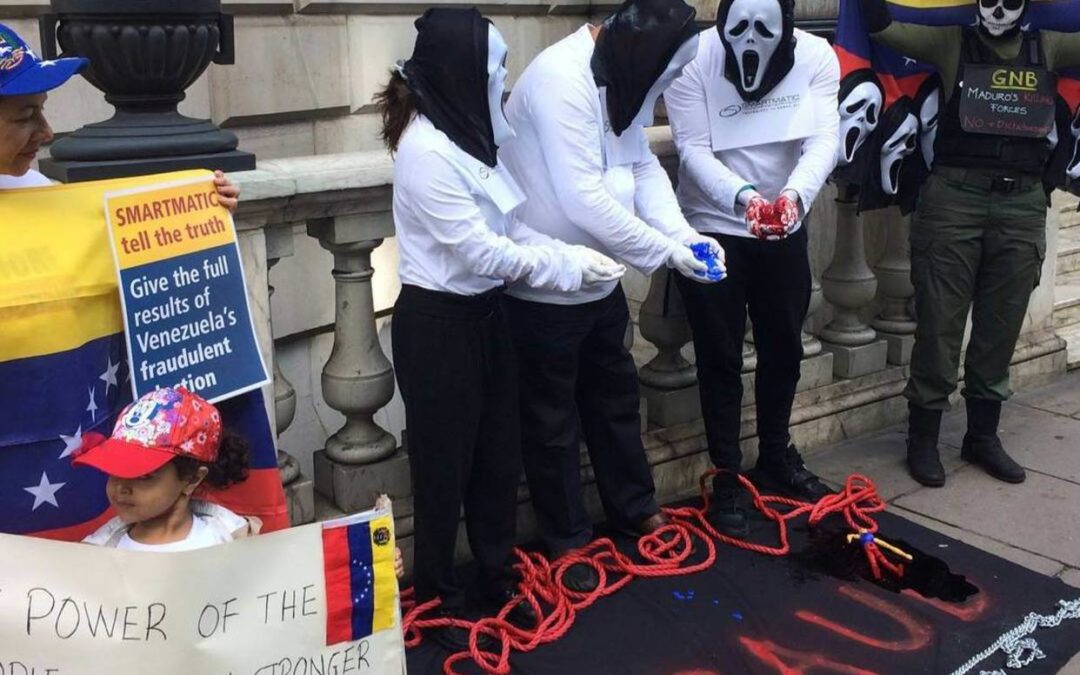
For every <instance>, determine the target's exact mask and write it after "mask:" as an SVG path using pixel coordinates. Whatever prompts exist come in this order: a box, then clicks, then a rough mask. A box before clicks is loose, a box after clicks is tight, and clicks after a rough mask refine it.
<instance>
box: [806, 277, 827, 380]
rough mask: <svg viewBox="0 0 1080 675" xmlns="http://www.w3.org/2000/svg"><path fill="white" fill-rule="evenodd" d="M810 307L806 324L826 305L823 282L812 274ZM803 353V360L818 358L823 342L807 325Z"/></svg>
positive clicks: (807, 311)
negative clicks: (822, 288) (822, 287)
mask: <svg viewBox="0 0 1080 675" xmlns="http://www.w3.org/2000/svg"><path fill="white" fill-rule="evenodd" d="M810 284H811V285H810V306H809V307H808V308H807V310H806V322H805V323H806V324H808V323H810V322H811V321H812V320H813V318H814V315H816V314H817V313H818V312H820V311H821V306H822V305H823V304H824V303H825V296H824V294H823V293H822V290H821V282H820V281H818V280H817V277H816V276H814V275H813V273H811V276H810ZM802 351H803V358H804V359H808V358H810V357H813V356H817V355H818V354H820V353H821V340H818V339H817V338H816V337H814V335H813V334H812V333H810V332H809V331H807V330H806V328H805V324H804V327H803V332H802Z"/></svg>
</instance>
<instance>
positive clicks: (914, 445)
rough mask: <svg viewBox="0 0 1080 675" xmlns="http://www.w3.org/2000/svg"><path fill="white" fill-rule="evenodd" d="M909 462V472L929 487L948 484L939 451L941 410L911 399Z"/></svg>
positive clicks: (908, 444)
mask: <svg viewBox="0 0 1080 675" xmlns="http://www.w3.org/2000/svg"><path fill="white" fill-rule="evenodd" d="M908 412H909V413H910V415H909V418H908V438H907V465H908V473H910V474H911V477H912V478H914V479H915V480H916V481H918V482H919V483H922V484H923V485H926V486H928V487H941V486H943V485H945V467H943V466H941V456H940V455H939V454H938V447H937V444H938V434H939V433H940V432H941V411H940V410H930V409H929V408H923V407H920V406H917V405H915V404H914V403H911V402H909V403H908Z"/></svg>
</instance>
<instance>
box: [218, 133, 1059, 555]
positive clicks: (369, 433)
mask: <svg viewBox="0 0 1080 675" xmlns="http://www.w3.org/2000/svg"><path fill="white" fill-rule="evenodd" d="M650 140H651V142H652V145H653V149H654V151H656V152H657V154H658V155H661V157H662V160H663V163H664V165H665V166H666V167H667V168H668V170H669V171H671V172H672V173H673V169H674V167H675V164H676V161H675V158H674V147H673V144H672V143H671V139H670V132H669V131H668V129H667V128H665V127H657V128H654V129H651V130H650ZM392 178H393V163H392V160H391V158H390V157H389V156H388V155H387V154H386V153H383V152H359V153H347V154H338V155H321V156H316V157H305V158H297V159H283V160H271V161H265V162H262V163H260V165H259V168H258V169H257V170H255V171H251V172H246V173H241V174H236V175H234V180H236V182H237V183H239V184H240V186H241V188H242V190H243V199H242V201H241V206H240V209H239V211H238V213H237V225H238V230H239V233H240V237H241V251H242V253H243V256H244V263H245V269H246V271H247V272H248V273H249V274H250V273H252V271H253V270H258V271H260V273H261V272H263V271H265V273H266V275H267V276H266V277H264V278H262V279H259V280H255V279H252V278H250V277H249V292H251V293H252V295H253V296H255V297H256V300H255V301H254V302H253V306H254V307H253V309H254V312H255V315H256V317H255V318H256V322H257V324H260V325H259V335H260V338H261V346H262V348H263V349H264V352H265V355H266V357H267V359H268V361H270V362H271V363H272V364H273V372H274V383H273V390H272V392H268V393H272V394H273V396H272V397H269V396H268V399H269V400H272V401H273V402H274V406H273V410H272V413H273V414H274V416H275V419H276V428H277V430H278V433H279V435H280V438H281V439H282V442H281V449H280V454H279V466H280V467H281V472H282V481H283V483H285V485H286V488H287V491H288V494H289V498H290V503H291V505H292V507H293V511H292V516H293V519H294V521H295V522H304V521H309V520H312V519H314V518H316V517H317V516H326V515H332V514H336V513H340V512H352V511H357V510H361V509H364V508H367V507H369V506H370V505H371V503H372V502H373V500H374V497H375V495H376V494H378V493H380V492H386V493H388V494H390V495H391V497H393V498H394V499H395V500H396V501H395V513H396V515H397V518H398V528H399V535H400V536H401V537H402V540H403V542H404V543H405V544H406V546H407V547H408V544H409V536H410V535H411V531H412V527H411V494H410V481H409V469H408V455H407V438H406V436H407V434H406V433H405V429H404V428H403V427H404V424H403V419H402V415H400V414H399V413H397V412H394V409H395V406H399V405H400V403H399V399H397V398H396V394H395V391H394V378H393V367H392V364H391V363H390V361H389V360H388V358H387V354H388V353H390V350H389V345H388V343H387V333H388V331H387V330H386V322H387V321H392V302H393V297H394V296H395V295H396V288H397V287H398V286H397V283H398V282H397V280H396V273H395V270H394V269H393V268H392V264H393V263H394V262H395V259H396V242H395V240H394V239H393V234H394V230H393V222H392V216H391V195H392ZM836 194H837V193H836V190H835V189H833V188H831V187H830V188H828V189H826V190H825V191H823V194H822V196H821V197H820V198H819V200H818V202H817V204H815V206H814V208H813V209H812V210H811V213H810V215H809V216H808V220H807V222H806V226H807V227H808V228H809V231H810V241H811V251H810V253H811V262H812V268H813V269H814V271H815V283H814V293H813V295H812V298H811V303H810V305H811V312H810V317H809V318H808V320H807V323H806V333H805V335H804V362H803V369H802V371H803V376H802V380H801V381H800V384H799V393H798V394H797V396H796V402H795V410H794V411H793V416H792V430H793V437H794V439H795V442H796V443H797V444H799V445H800V447H802V448H803V449H804V450H809V454H810V455H811V456H812V453H813V449H814V448H815V447H819V446H822V445H825V444H828V443H831V442H835V441H837V440H841V439H843V438H846V437H849V436H852V435H855V434H859V433H864V432H867V431H871V430H873V429H876V428H880V427H882V426H885V425H887V424H891V423H894V422H896V421H899V420H900V419H902V417H903V415H904V409H905V406H904V404H903V400H902V398H901V397H900V392H901V390H902V388H903V384H904V379H905V377H906V369H905V367H904V364H905V363H906V358H907V355H909V354H910V347H909V345H908V343H909V342H910V335H911V331H912V330H913V329H914V323H913V318H912V317H911V316H910V314H909V313H908V304H909V302H908V300H909V299H910V296H911V293H912V292H911V288H910V281H909V280H908V281H905V279H906V276H907V274H908V269H909V265H908V261H907V257H908V250H907V243H906V229H905V228H906V224H905V223H906V221H905V220H904V219H902V218H900V217H899V216H898V214H895V213H892V212H882V213H878V214H874V215H873V216H872V218H869V219H868V218H863V217H859V216H858V215H856V214H855V211H854V205H853V204H852V203H850V202H849V201H846V200H843V199H841V200H839V201H837V197H836ZM1054 239H1056V238H1052V239H1051V240H1052V241H1053V240H1054ZM380 256H381V257H380ZM1047 257H1048V259H1051V260H1052V255H1048V256H1047ZM373 258H377V259H379V260H381V263H380V265H373ZM271 269H273V272H272V273H271V272H270V270H271ZM819 270H824V272H819ZM875 270H876V274H875ZM271 274H272V275H273V276H274V282H273V285H270V282H269V278H270V276H271ZM818 274H820V279H821V283H818V282H817V278H818ZM1052 276H1053V267H1052V266H1050V265H1048V269H1047V270H1045V271H1044V277H1043V285H1042V289H1043V290H1040V291H1038V292H1037V294H1036V295H1037V297H1036V298H1034V299H1033V302H1032V311H1031V313H1030V314H1031V316H1029V320H1028V324H1027V328H1026V329H1025V335H1024V338H1023V339H1022V343H1021V347H1020V349H1019V350H1018V352H1017V358H1016V371H1015V372H1016V377H1017V380H1016V385H1017V386H1024V385H1025V384H1028V383H1032V384H1033V383H1036V382H1041V381H1045V380H1046V379H1048V378H1051V377H1053V376H1054V375H1056V374H1057V373H1058V372H1061V371H1062V370H1063V369H1064V350H1063V344H1062V342H1061V340H1060V339H1058V338H1057V337H1056V336H1055V335H1054V334H1053V332H1052V330H1048V327H1049V326H1050V325H1051V324H1050V321H1049V309H1048V307H1051V306H1052V302H1051V303H1048V302H1047V301H1046V298H1043V297H1041V296H1040V295H1039V294H1040V293H1042V294H1045V293H1046V292H1047V289H1052V287H1053V281H1052ZM783 282H784V280H783V279H782V278H779V279H777V280H776V283H783ZM721 283H723V282H721ZM257 284H262V287H261V288H255V286H256V285H257ZM275 287H276V289H275ZM624 288H626V290H627V295H628V297H629V299H630V303H631V306H632V308H634V310H635V312H634V314H635V316H634V318H635V322H636V324H637V328H638V330H639V331H640V335H641V337H642V338H644V341H645V343H646V344H644V345H642V344H638V345H637V346H635V355H636V356H637V357H638V358H639V360H640V363H639V366H640V369H641V370H640V378H641V383H642V395H643V398H644V399H645V401H646V404H645V405H644V406H643V409H645V410H647V419H648V423H649V424H648V428H647V429H645V430H644V440H645V446H646V449H647V452H648V455H649V460H650V463H651V464H652V465H653V469H654V475H655V476H656V482H657V486H658V490H659V492H660V495H659V496H660V498H661V499H663V500H667V499H672V498H675V497H679V496H684V495H686V494H687V493H690V492H694V491H696V489H697V488H696V486H697V476H698V475H699V473H700V471H702V470H704V469H705V468H707V467H708V458H707V454H706V453H705V452H704V450H705V440H704V430H703V426H702V423H701V420H700V415H701V412H700V405H699V402H698V399H697V396H698V392H697V383H696V371H695V369H694V365H693V355H692V347H691V345H690V344H689V343H690V338H691V335H690V331H689V327H688V326H687V324H686V318H685V310H684V309H683V307H682V301H681V298H680V297H679V294H678V290H677V288H676V286H675V284H674V283H672V281H671V278H670V275H669V273H668V271H667V270H666V269H662V270H660V271H658V272H657V273H655V274H654V275H653V276H652V278H651V279H649V280H646V279H644V278H642V277H640V275H638V276H637V280H636V281H635V280H634V278H633V277H632V275H628V278H627V279H626V280H624ZM275 290H277V293H276V294H275ZM286 291H287V293H285V292H286ZM283 294H287V295H288V298H287V299H286V302H287V303H289V304H288V305H281V304H279V305H278V310H279V311H277V312H275V313H274V314H273V316H272V315H271V312H270V310H269V307H270V302H278V301H277V300H276V298H278V297H280V296H281V295H283ZM271 295H273V298H275V300H270V296H271ZM259 297H263V298H266V299H267V300H266V301H261V302H260V301H259V300H258V298H259ZM296 303H300V305H302V306H301V307H299V308H298V307H295V306H294V305H296ZM316 307H323V310H320V311H322V314H320V312H319V311H316V310H315V309H313V308H316ZM285 309H287V310H289V311H290V312H291V313H292V315H293V316H292V317H291V318H290V317H289V316H286V318H285V319H278V316H279V315H280V314H282V312H281V310H285ZM309 309H310V310H311V311H310V312H309V314H310V316H309V318H308V320H307V322H306V324H305V323H303V322H300V323H299V324H298V323H297V320H296V315H297V314H301V315H302V314H304V312H305V311H308V310H309ZM319 317H323V318H324V319H325V322H324V323H320V322H322V321H323V319H320V318H319ZM286 324H287V330H286V328H285V327H286ZM275 338H276V339H275ZM894 342H895V343H896V344H895V345H894ZM746 346H747V350H746V356H747V361H746V370H747V372H746V373H745V374H744V377H745V378H746V385H747V386H746V399H745V404H746V408H745V409H744V426H743V437H744V439H745V440H746V443H747V447H746V449H747V451H748V452H747V461H748V462H749V461H753V459H754V454H755V453H754V447H753V446H754V444H753V442H752V440H753V436H754V425H753V420H754V408H753V406H752V405H750V404H751V403H752V402H753V386H752V382H753V372H752V370H753V367H754V362H755V359H754V358H753V356H754V354H753V343H752V341H750V339H748V341H747V343H746ZM867 346H869V347H870V349H871V350H873V352H874V353H873V354H871V355H870V356H867V355H866V353H865V352H866V350H867ZM860 350H861V351H860ZM282 354H285V355H287V356H288V359H287V361H288V363H283V362H281V360H280V359H279V356H282ZM297 354H301V355H300V356H297ZM886 357H888V358H886ZM290 364H291V365H290ZM297 364H300V365H297ZM303 364H306V366H304V365H303ZM841 364H843V365H841ZM286 365H290V367H289V368H286V367H285V366H286ZM293 366H296V367H293ZM316 373H318V375H319V377H318V378H316V377H315V374H316ZM294 419H295V420H298V421H299V420H301V419H303V420H306V421H304V422H303V424H302V425H301V426H302V428H300V426H298V424H299V422H294ZM312 420H314V421H312ZM380 420H381V421H380ZM286 448H287V449H286ZM583 472H584V476H585V477H586V482H587V484H588V485H589V486H590V487H589V488H588V490H589V498H588V500H587V501H588V503H589V504H591V505H592V506H593V507H595V510H596V511H597V515H599V504H598V500H597V499H596V496H595V492H594V488H593V487H592V484H593V483H594V479H593V477H592V473H591V467H588V466H584V467H583ZM527 498H528V495H527V489H526V488H525V486H524V485H523V486H522V488H521V503H522V509H521V518H520V521H521V524H522V528H521V529H522V533H523V535H525V536H527V535H528V534H529V533H530V530H531V522H532V521H531V517H530V514H529V510H528V508H527V504H526V501H527Z"/></svg>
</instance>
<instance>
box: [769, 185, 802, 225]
mask: <svg viewBox="0 0 1080 675" xmlns="http://www.w3.org/2000/svg"><path fill="white" fill-rule="evenodd" d="M799 201H800V200H799V193H798V192H795V191H794V190H784V191H783V192H781V193H780V196H779V197H778V198H777V199H776V202H775V203H774V204H773V211H774V212H775V213H776V215H777V218H778V220H779V222H780V225H781V226H783V228H784V234H783V236H784V237H786V236H788V235H789V234H791V233H792V232H793V231H794V230H795V226H796V225H798V224H799V218H800V210H799Z"/></svg>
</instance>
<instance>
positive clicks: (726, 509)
mask: <svg viewBox="0 0 1080 675" xmlns="http://www.w3.org/2000/svg"><path fill="white" fill-rule="evenodd" d="M706 517H707V518H708V520H709V523H710V524H711V525H712V526H713V527H715V528H716V529H717V530H719V531H720V532H721V533H723V534H726V535H727V536H729V537H734V538H736V539H745V538H746V537H747V535H749V534H750V523H749V521H748V520H747V517H746V489H745V488H744V487H743V486H742V483H740V482H739V479H738V478H737V477H736V476H735V474H733V473H729V472H724V473H718V474H716V475H715V476H713V491H712V497H711V498H710V500H709V512H708V513H707V514H706Z"/></svg>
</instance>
